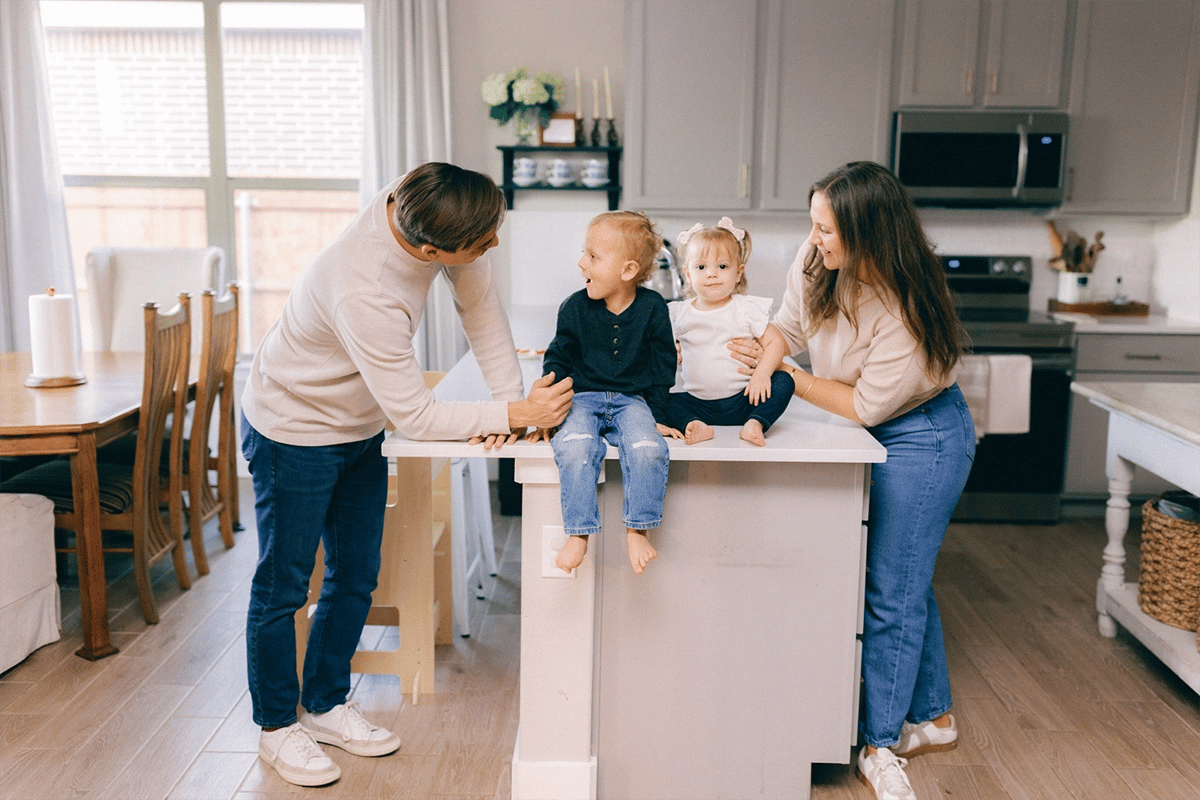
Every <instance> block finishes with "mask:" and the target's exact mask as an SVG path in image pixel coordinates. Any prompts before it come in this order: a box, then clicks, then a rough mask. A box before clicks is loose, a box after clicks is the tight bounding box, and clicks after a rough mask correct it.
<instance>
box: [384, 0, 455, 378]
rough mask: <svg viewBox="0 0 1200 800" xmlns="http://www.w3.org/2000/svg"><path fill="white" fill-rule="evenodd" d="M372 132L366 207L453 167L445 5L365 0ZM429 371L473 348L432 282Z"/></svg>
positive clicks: (424, 346)
mask: <svg viewBox="0 0 1200 800" xmlns="http://www.w3.org/2000/svg"><path fill="white" fill-rule="evenodd" d="M364 5H365V7H366V30H365V39H364V46H363V54H364V55H363V58H364V60H365V66H366V70H365V78H366V85H367V88H366V102H365V104H364V105H365V107H366V117H367V118H366V126H365V128H364V131H363V176H362V182H361V184H360V195H361V200H362V202H363V203H364V204H365V203H366V202H367V201H368V200H370V199H371V198H372V197H374V196H375V194H376V193H377V192H378V191H379V190H380V188H382V187H383V185H384V184H386V183H387V182H388V181H390V180H392V179H393V178H396V177H399V176H400V175H403V174H404V173H405V172H408V171H409V170H410V169H412V168H413V167H416V166H418V165H420V164H423V163H425V162H426V161H447V162H448V161H451V156H450V49H449V39H450V35H449V23H448V19H447V17H448V15H447V10H446V0H366V2H365V3H364ZM415 345H416V347H417V353H418V356H419V357H420V358H421V360H422V362H423V365H424V367H425V369H430V370H448V369H450V367H451V366H453V365H454V362H456V361H457V360H458V359H459V357H460V356H462V354H463V353H464V352H466V349H467V342H466V337H465V336H463V333H462V328H461V327H460V325H459V322H458V315H457V314H456V313H455V311H454V303H453V299H452V298H451V296H450V289H449V287H448V286H447V285H446V284H445V282H444V281H441V280H438V281H434V283H433V289H432V291H431V292H430V295H429V300H428V302H427V303H426V306H425V317H424V319H423V321H422V324H421V334H420V335H419V336H418V340H417V341H416V342H415Z"/></svg>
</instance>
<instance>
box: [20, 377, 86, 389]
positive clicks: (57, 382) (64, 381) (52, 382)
mask: <svg viewBox="0 0 1200 800" xmlns="http://www.w3.org/2000/svg"><path fill="white" fill-rule="evenodd" d="M82 383H87V375H69V376H67V377H65V378H38V377H35V376H33V375H30V376H29V377H28V378H26V379H25V385H26V386H32V387H33V388H34V389H53V388H55V387H59V386H79V385H80V384H82Z"/></svg>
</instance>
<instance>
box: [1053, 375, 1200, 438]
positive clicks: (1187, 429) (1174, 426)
mask: <svg viewBox="0 0 1200 800" xmlns="http://www.w3.org/2000/svg"><path fill="white" fill-rule="evenodd" d="M1071 391H1073V392H1075V393H1076V394H1079V395H1082V396H1084V397H1087V398H1089V399H1090V400H1093V401H1094V402H1096V403H1098V404H1100V405H1103V406H1106V407H1108V408H1111V409H1113V410H1114V411H1120V412H1121V413H1124V414H1128V415H1129V416H1131V417H1133V418H1134V419H1138V420H1141V421H1142V422H1145V423H1147V424H1149V425H1153V426H1154V427H1156V428H1160V429H1161V430H1164V431H1167V432H1168V433H1171V434H1173V435H1175V436H1178V437H1179V438H1181V439H1183V440H1184V441H1187V442H1191V443H1193V444H1200V383H1107V382H1105V383H1094V382H1090V381H1084V382H1078V381H1077V382H1074V383H1072V384H1071Z"/></svg>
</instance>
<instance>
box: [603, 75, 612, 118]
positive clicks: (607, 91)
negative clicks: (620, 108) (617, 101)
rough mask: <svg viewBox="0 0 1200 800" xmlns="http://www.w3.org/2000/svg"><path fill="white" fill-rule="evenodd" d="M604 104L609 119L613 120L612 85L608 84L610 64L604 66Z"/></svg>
mask: <svg viewBox="0 0 1200 800" xmlns="http://www.w3.org/2000/svg"><path fill="white" fill-rule="evenodd" d="M604 103H605V110H606V111H608V118H609V119H612V118H613V115H612V84H610V83H609V82H608V64H605V65H604Z"/></svg>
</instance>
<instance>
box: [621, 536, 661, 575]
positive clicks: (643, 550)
mask: <svg viewBox="0 0 1200 800" xmlns="http://www.w3.org/2000/svg"><path fill="white" fill-rule="evenodd" d="M625 543H626V544H628V545H629V563H630V564H631V565H633V571H634V572H635V573H637V574H638V575H641V574H642V570H644V569H646V565H647V564H649V563H650V559H652V558H658V551H657V550H655V549H654V548H653V547H651V546H650V540H649V539H648V538H646V531H635V530H634V529H633V528H626V529H625Z"/></svg>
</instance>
